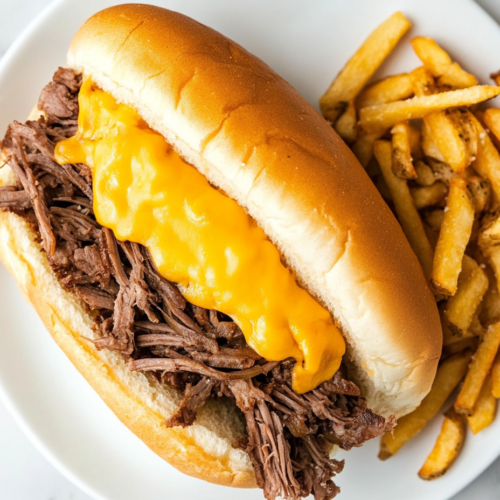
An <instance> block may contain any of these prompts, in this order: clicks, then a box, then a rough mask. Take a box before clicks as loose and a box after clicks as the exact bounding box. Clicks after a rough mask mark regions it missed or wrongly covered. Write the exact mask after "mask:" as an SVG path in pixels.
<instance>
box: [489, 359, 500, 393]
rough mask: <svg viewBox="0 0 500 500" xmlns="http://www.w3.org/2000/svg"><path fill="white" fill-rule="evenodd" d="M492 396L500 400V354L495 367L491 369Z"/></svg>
mask: <svg viewBox="0 0 500 500" xmlns="http://www.w3.org/2000/svg"><path fill="white" fill-rule="evenodd" d="M491 385H492V387H491V394H492V395H493V397H495V398H497V399H498V398H500V353H497V356H496V358H495V361H494V362H493V366H492V367H491Z"/></svg>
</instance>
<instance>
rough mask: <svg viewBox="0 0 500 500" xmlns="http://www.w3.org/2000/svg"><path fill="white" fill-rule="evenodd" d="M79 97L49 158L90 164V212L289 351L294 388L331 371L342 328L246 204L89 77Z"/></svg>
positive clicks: (271, 348) (260, 340)
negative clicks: (72, 130)
mask: <svg viewBox="0 0 500 500" xmlns="http://www.w3.org/2000/svg"><path fill="white" fill-rule="evenodd" d="M78 100H79V117H78V132H77V134H76V135H75V136H73V137H71V138H70V139H66V140H63V141H61V142H59V143H58V144H57V146H56V150H55V159H56V161H57V162H58V163H60V164H62V165H64V164H75V163H77V164H78V163H83V164H85V165H87V166H88V167H90V169H91V170H92V178H93V181H94V182H93V193H94V211H95V216H96V219H97V221H98V222H99V223H100V224H102V225H103V226H104V227H108V228H110V229H112V231H113V233H114V234H115V236H116V237H117V238H118V239H119V240H121V241H131V242H134V243H139V244H141V245H143V246H145V247H146V248H147V249H148V251H149V253H150V254H151V257H152V259H153V262H154V263H155V265H156V267H157V269H158V271H159V272H160V274H161V275H162V276H163V277H164V278H166V279H168V280H169V281H173V282H175V283H177V286H178V287H179V289H180V290H181V292H182V295H183V296H184V297H186V299H187V300H189V301H190V302H191V303H192V304H195V305H196V306H198V307H203V308H205V309H213V310H217V311H220V312H223V313H224V314H227V315H229V316H230V317H231V318H232V319H233V321H234V322H235V323H236V324H237V325H238V326H239V328H240V329H241V330H242V332H243V334H244V336H245V339H246V341H247V343H248V344H249V345H250V346H251V347H252V349H254V350H255V351H256V352H257V353H258V354H260V355H261V356H262V357H263V358H265V359H267V360H269V361H282V360H284V359H286V358H289V357H292V358H294V359H295V360H296V363H295V368H294V370H293V388H294V390H295V392H298V393H303V392H307V391H310V390H312V389H314V388H315V387H316V386H317V385H318V384H320V383H321V382H324V381H325V380H328V379H330V378H332V376H333V375H334V374H335V372H336V371H337V370H338V368H339V366H340V362H341V359H342V356H343V354H344V351H345V343H344V340H343V338H342V335H341V334H340V332H339V330H338V329H337V327H336V326H335V324H334V323H333V320H332V317H331V315H330V313H329V312H328V311H327V310H326V309H325V308H324V307H322V306H321V305H320V304H319V303H318V302H317V301H316V300H314V299H313V298H312V297H311V296H310V295H309V294H308V293H307V292H306V291H305V290H304V289H303V288H300V287H299V286H298V285H297V282H296V279H295V276H294V274H293V273H292V272H290V271H289V269H287V268H286V267H285V266H284V265H283V264H282V262H281V260H280V254H279V252H278V250H277V249H276V247H275V246H274V245H273V243H272V242H270V241H269V240H268V239H267V237H266V235H265V233H264V231H262V229H261V228H260V227H258V226H257V225H256V224H255V222H254V221H253V220H252V219H251V218H250V217H249V216H248V215H247V214H246V213H245V211H244V210H243V208H242V207H241V206H239V205H238V203H236V202H235V201H234V200H232V199H231V198H229V197H227V196H226V195H224V194H223V193H222V192H220V191H218V190H217V189H215V188H214V187H212V186H210V184H209V183H208V181H207V179H206V178H205V177H204V176H203V175H202V174H201V173H199V172H198V171H197V170H196V169H195V168H194V167H192V166H191V165H188V164H187V163H186V162H184V161H183V160H182V158H181V157H180V156H179V155H178V154H177V153H176V152H175V151H174V150H173V149H172V147H171V146H170V145H169V144H168V143H167V142H166V141H165V139H164V138H163V136H162V135H160V134H158V133H157V132H155V131H153V130H151V129H150V128H149V127H148V126H147V124H146V123H145V122H144V121H143V120H142V119H141V118H140V116H139V115H138V113H137V112H136V111H135V110H134V109H133V108H131V107H130V106H126V105H125V104H118V103H117V102H116V100H115V99H114V98H113V97H112V96H111V95H110V94H108V93H106V92H104V91H103V90H100V89H99V88H97V87H96V86H95V85H94V84H93V83H92V81H91V79H90V78H87V79H86V80H85V81H84V82H83V85H82V87H81V90H80V93H79V99H78ZM249 283H252V286H249Z"/></svg>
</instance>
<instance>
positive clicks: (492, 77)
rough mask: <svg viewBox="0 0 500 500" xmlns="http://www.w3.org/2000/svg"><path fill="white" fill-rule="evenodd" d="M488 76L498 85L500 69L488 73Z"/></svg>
mask: <svg viewBox="0 0 500 500" xmlns="http://www.w3.org/2000/svg"><path fill="white" fill-rule="evenodd" d="M490 78H491V79H492V80H493V81H494V82H495V83H496V84H497V85H500V71H497V72H495V73H491V74H490Z"/></svg>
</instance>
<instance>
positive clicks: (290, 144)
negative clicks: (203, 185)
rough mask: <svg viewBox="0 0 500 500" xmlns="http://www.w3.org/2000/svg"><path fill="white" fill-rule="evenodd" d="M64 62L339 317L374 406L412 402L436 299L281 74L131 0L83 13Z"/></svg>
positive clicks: (429, 354) (403, 407)
mask: <svg viewBox="0 0 500 500" xmlns="http://www.w3.org/2000/svg"><path fill="white" fill-rule="evenodd" d="M68 65H69V66H70V67H73V68H75V69H77V70H82V71H84V73H85V74H87V75H91V76H92V78H93V79H94V81H96V82H97V84H98V85H100V86H101V87H102V88H104V90H106V91H108V92H110V93H111V94H113V95H114V96H115V98H117V99H118V100H120V101H123V102H126V103H127V104H129V105H132V106H134V107H135V108H136V109H137V110H138V111H139V113H140V114H141V115H142V117H143V118H144V119H145V120H146V121H147V122H148V123H149V125H150V126H151V127H153V128H154V129H156V130H158V131H159V132H161V133H162V134H163V135H164V136H165V137H166V139H167V141H168V142H170V143H171V144H172V145H173V146H174V147H175V148H176V149H177V150H178V151H179V152H180V153H181V154H182V155H183V156H184V157H185V158H186V159H187V161H189V162H190V163H191V164H193V165H194V166H196V167H197V168H198V169H199V170H200V171H201V172H202V173H203V174H205V175H206V176H207V177H208V179H209V180H210V181H211V182H212V183H214V184H215V185H217V186H219V187H221V188H222V189H223V190H224V191H225V192H226V193H228V195H229V196H231V197H232V198H234V199H236V200H237V201H238V202H239V203H240V205H242V206H243V207H244V208H245V209H246V210H247V212H248V213H249V214H250V215H251V216H252V217H254V219H256V221H257V222H258V224H259V225H260V226H261V227H262V228H263V229H264V230H265V231H266V233H267V234H268V235H269V237H270V238H271V239H272V240H273V242H274V243H275V244H276V245H277V246H278V247H279V249H280V250H281V252H282V254H283V255H284V256H285V258H286V260H287V262H288V263H289V264H290V265H291V266H292V267H293V268H294V269H295V271H296V272H297V275H298V277H299V279H300V281H301V283H303V284H304V286H306V288H307V289H308V290H309V291H310V292H311V293H312V294H313V295H315V296H316V297H317V298H318V299H319V300H321V301H322V302H323V303H324V304H325V305H326V306H327V307H328V308H329V309H330V311H331V312H332V314H333V315H334V316H335V318H336V320H337V321H338V322H339V323H340V325H341V326H342V328H343V331H344V333H345V336H346V338H347V340H348V343H349V346H350V354H349V356H350V358H351V361H353V362H354V364H355V365H356V371H357V374H356V376H357V381H358V382H359V383H360V384H361V385H362V389H363V390H364V393H365V394H366V395H367V396H368V400H369V404H370V405H371V406H372V408H373V409H374V410H375V411H378V412H380V413H382V414H385V415H387V414H388V413H391V412H396V413H397V414H398V415H401V414H404V413H407V412H408V411H411V410H412V409H413V408H414V407H416V406H417V405H418V404H419V402H420V401H421V399H422V398H423V397H424V396H425V395H426V394H427V392H428V390H429V389H430V386H431V383H432V380H433V378H434V375H435V370H436V367H437V362H438V358H439V356H440V352H441V342H442V341H441V338H442V334H441V326H440V322H439V317H438V312H437V308H436V304H435V302H434V298H433V296H432V294H431V292H430V290H429V288H428V286H427V283H426V280H425V278H424V276H423V273H422V271H421V268H420V265H419V263H418V261H417V259H416V257H415V255H414V254H413V252H412V250H411V248H410V246H409V245H408V243H407V241H406V239H405V237H404V235H403V232H402V231H401V229H400V227H399V225H398V223H397V222H396V220H395V218H394V217H393V215H392V213H391V212H390V210H389V209H388V207H387V206H386V204H385V203H384V201H383V200H382V198H381V197H380V195H379V194H378V192H377V190H376V189H375V187H374V186H373V185H372V183H371V181H370V179H369V178H368V176H367V175H366V173H365V172H364V170H363V169H362V167H361V166H360V165H359V163H358V161H357V160H356V158H355V157H354V155H353V154H352V153H351V151H350V150H349V149H348V148H347V146H346V145H345V144H344V143H343V142H342V141H341V140H340V139H339V137H338V136H337V135H336V134H335V132H334V131H333V130H332V128H331V127H330V126H329V125H328V123H327V122H326V121H325V120H324V119H323V118H322V117H321V116H320V115H319V114H318V113H317V112H316V111H315V110H314V109H313V108H312V107H311V106H310V105H309V104H308V103H307V102H306V101H305V100H304V99H303V98H302V97H301V96H300V95H299V94H298V93H297V92H296V91H295V90H294V89H293V88H292V87H291V86H290V85H289V84H287V83H286V82H285V81H284V80H283V79H282V78H281V77H279V76H278V75H277V74H276V73H274V72H273V71H272V70H271V69H270V68H269V67H268V66H267V65H265V64H264V63H263V62H262V61H260V60H259V59H257V58H256V57H254V56H252V55H251V54H249V53H248V52H246V51H245V50H244V49H242V48H241V47H240V46H238V45H237V44H235V43H234V42H232V41H230V40H229V39H227V38H225V37H224V36H222V35H221V34H219V33H217V32H215V31H214V30H212V29H210V28H207V27H205V26H203V25H201V24H199V23H198V22H196V21H194V20H192V19H190V18H188V17H186V16H183V15H181V14H178V13H175V12H171V11H168V10H165V9H161V8H158V7H152V6H147V5H139V4H128V5H121V6H117V7H112V8H109V9H106V10H103V11H102V12H99V13H98V14H96V15H94V16H93V17H92V18H90V19H89V20H88V21H87V22H86V23H85V24H84V25H83V26H82V28H81V29H80V30H79V31H78V33H77V34H76V36H75V38H74V40H73V42H72V44H71V47H70V50H69V53H68Z"/></svg>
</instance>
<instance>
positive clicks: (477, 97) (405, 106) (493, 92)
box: [359, 85, 500, 132]
mask: <svg viewBox="0 0 500 500" xmlns="http://www.w3.org/2000/svg"><path fill="white" fill-rule="evenodd" d="M499 94H500V88H499V87H491V86H488V85H476V86H474V87H469V88H466V89H460V90H450V91H449V92H442V93H440V94H433V95H424V96H416V97H412V98H411V99H407V100H405V101H396V102H389V103H387V104H378V105H377V106H369V107H367V108H361V109H360V110H359V123H360V125H361V127H362V128H364V129H365V130H366V131H367V132H373V131H377V130H385V129H389V128H391V127H393V126H394V125H396V123H399V122H403V121H407V120H412V119H414V118H423V117H424V116H427V115H428V114H430V113H433V112H434V111H443V110H445V109H448V108H458V107H460V106H471V105H473V104H478V103H480V102H483V101H487V100H488V99H492V98H493V97H496V96H497V95H499Z"/></svg>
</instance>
